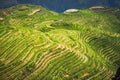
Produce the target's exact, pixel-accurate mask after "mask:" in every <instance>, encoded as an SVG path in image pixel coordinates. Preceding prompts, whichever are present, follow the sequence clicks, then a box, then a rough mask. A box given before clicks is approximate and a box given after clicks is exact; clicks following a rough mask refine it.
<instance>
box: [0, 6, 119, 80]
mask: <svg viewBox="0 0 120 80" xmlns="http://www.w3.org/2000/svg"><path fill="white" fill-rule="evenodd" d="M118 68H120V9H119V8H109V7H103V6H96V7H95V6H94V7H91V8H87V9H68V10H66V11H64V12H62V13H57V12H54V11H52V10H48V9H46V8H44V7H41V6H38V5H31V4H21V5H16V6H12V7H9V8H5V9H0V80H112V78H114V77H115V75H116V72H117V70H118ZM117 77H118V78H116V79H115V80H120V76H119V75H118V76H117Z"/></svg>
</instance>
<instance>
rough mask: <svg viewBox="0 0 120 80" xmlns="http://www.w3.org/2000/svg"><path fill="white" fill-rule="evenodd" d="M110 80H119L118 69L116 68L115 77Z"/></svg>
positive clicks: (119, 70)
mask: <svg viewBox="0 0 120 80" xmlns="http://www.w3.org/2000/svg"><path fill="white" fill-rule="evenodd" d="M112 80H120V67H119V68H118V70H117V72H116V75H115V77H114V78H112Z"/></svg>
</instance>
